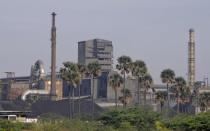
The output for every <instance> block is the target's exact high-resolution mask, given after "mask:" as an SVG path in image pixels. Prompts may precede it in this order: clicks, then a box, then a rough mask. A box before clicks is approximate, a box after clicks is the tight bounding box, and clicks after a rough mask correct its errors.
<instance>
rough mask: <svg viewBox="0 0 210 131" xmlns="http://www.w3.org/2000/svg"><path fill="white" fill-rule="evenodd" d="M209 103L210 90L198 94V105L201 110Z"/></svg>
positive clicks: (206, 107) (205, 108)
mask: <svg viewBox="0 0 210 131" xmlns="http://www.w3.org/2000/svg"><path fill="white" fill-rule="evenodd" d="M209 103H210V92H203V93H201V94H200V95H199V105H200V110H201V111H202V112H204V111H207V109H208V106H209Z"/></svg>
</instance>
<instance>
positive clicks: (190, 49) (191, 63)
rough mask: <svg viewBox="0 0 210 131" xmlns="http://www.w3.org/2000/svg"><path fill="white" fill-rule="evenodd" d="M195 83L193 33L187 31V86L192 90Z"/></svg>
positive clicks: (191, 30) (192, 31)
mask: <svg viewBox="0 0 210 131" xmlns="http://www.w3.org/2000/svg"><path fill="white" fill-rule="evenodd" d="M194 83H195V32H194V30H193V29H190V30H189V43H188V86H189V87H191V88H192V86H193V85H194Z"/></svg>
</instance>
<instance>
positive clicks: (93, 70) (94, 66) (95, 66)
mask: <svg viewBox="0 0 210 131" xmlns="http://www.w3.org/2000/svg"><path fill="white" fill-rule="evenodd" d="M87 70H88V73H89V74H90V75H91V81H92V94H91V97H92V119H94V114H95V109H94V108H95V107H94V103H95V98H94V95H95V92H94V91H95V86H94V83H95V78H96V77H98V76H99V75H100V72H101V66H100V64H99V63H98V61H94V62H92V63H89V64H88V66H87Z"/></svg>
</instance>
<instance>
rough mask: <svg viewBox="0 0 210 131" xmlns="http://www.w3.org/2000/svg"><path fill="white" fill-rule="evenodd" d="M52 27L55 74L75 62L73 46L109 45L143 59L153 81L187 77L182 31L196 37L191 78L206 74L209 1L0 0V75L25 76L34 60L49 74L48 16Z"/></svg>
mask: <svg viewBox="0 0 210 131" xmlns="http://www.w3.org/2000/svg"><path fill="white" fill-rule="evenodd" d="M53 11H55V12H56V13H57V14H58V15H57V16H56V26H57V70H59V68H60V66H61V65H62V62H63V61H75V62H76V61H77V42H78V41H81V40H87V39H93V38H101V39H107V40H111V41H113V46H114V61H115V63H116V59H117V57H119V56H121V55H128V56H130V57H132V58H133V59H134V60H135V59H141V60H144V61H145V62H146V64H147V66H148V68H149V71H150V72H151V74H152V76H153V78H154V80H155V82H156V83H160V78H159V77H160V72H161V71H162V70H163V69H165V68H171V69H173V70H174V71H175V73H176V75H177V76H183V77H185V78H187V77H186V75H187V45H188V44H187V42H188V30H189V28H194V29H195V33H196V79H197V80H201V79H203V77H204V76H208V77H209V76H210V58H209V57H210V52H209V50H210V0H33V1H32V0H30V1H29V0H0V61H1V64H0V76H1V77H3V76H5V75H4V72H5V71H14V72H15V73H16V76H23V75H29V74H30V67H31V65H32V64H34V62H35V61H36V60H37V59H41V60H43V61H44V63H45V68H46V70H47V72H49V71H50V48H51V43H50V28H51V16H50V14H51V12H53Z"/></svg>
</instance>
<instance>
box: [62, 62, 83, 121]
mask: <svg viewBox="0 0 210 131" xmlns="http://www.w3.org/2000/svg"><path fill="white" fill-rule="evenodd" d="M60 73H61V77H62V79H63V80H65V81H66V82H67V83H68V84H69V85H72V86H73V91H72V97H73V98H72V99H73V100H72V117H73V115H74V88H76V87H77V85H78V84H79V83H80V80H81V76H80V73H79V71H78V67H77V65H76V64H75V63H72V62H64V63H63V67H61V68H60ZM70 96H71V95H70V91H69V108H70V106H71V100H70ZM70 111H71V110H70ZM69 118H71V113H69Z"/></svg>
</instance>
